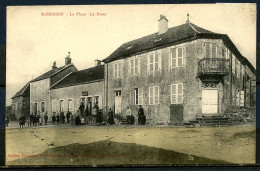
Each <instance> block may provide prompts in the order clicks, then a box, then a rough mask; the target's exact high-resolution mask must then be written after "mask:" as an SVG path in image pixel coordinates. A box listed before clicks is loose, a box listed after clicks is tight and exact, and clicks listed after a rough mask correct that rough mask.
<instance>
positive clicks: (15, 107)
mask: <svg viewBox="0 0 260 171" xmlns="http://www.w3.org/2000/svg"><path fill="white" fill-rule="evenodd" d="M11 99H12V110H11V115H12V116H11V117H13V116H15V118H16V119H18V118H19V117H20V116H21V115H22V114H23V115H25V116H27V115H29V113H30V82H28V83H27V84H26V85H25V86H23V88H22V89H21V90H19V91H18V92H17V93H16V94H15V95H14V96H13V97H12V98H11ZM9 117H10V116H9Z"/></svg>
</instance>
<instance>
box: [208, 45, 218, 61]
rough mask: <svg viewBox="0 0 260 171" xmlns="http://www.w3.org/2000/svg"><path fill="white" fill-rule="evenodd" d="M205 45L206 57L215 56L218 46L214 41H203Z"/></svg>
mask: <svg viewBox="0 0 260 171" xmlns="http://www.w3.org/2000/svg"><path fill="white" fill-rule="evenodd" d="M205 46H206V58H216V57H217V50H218V46H217V44H216V43H208V42H207V43H205Z"/></svg>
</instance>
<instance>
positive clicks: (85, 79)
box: [51, 65, 104, 89]
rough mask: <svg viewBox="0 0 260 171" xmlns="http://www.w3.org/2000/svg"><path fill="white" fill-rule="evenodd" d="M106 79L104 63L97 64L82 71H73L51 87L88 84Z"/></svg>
mask: <svg viewBox="0 0 260 171" xmlns="http://www.w3.org/2000/svg"><path fill="white" fill-rule="evenodd" d="M103 79H104V65H100V66H95V67H92V68H88V69H84V70H81V71H77V72H73V73H71V74H70V75H68V76H67V77H65V78H64V79H63V80H61V81H60V82H58V83H57V84H55V85H54V86H53V87H51V89H57V88H62V87H68V86H73V85H78V84H86V83H90V82H95V81H98V80H103Z"/></svg>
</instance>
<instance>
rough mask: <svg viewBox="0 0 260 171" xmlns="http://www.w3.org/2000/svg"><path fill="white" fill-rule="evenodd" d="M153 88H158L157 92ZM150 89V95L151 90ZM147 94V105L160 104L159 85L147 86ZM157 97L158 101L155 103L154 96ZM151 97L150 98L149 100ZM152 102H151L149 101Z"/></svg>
mask: <svg viewBox="0 0 260 171" xmlns="http://www.w3.org/2000/svg"><path fill="white" fill-rule="evenodd" d="M155 88H158V92H157V93H158V94H157V95H156V94H155ZM150 90H152V96H151V91H150ZM148 91H149V92H148V94H149V105H158V104H160V86H153V87H149V89H148ZM156 96H157V97H158V102H157V103H156V101H155V97H156ZM151 99H152V100H151ZM151 102H152V103H151Z"/></svg>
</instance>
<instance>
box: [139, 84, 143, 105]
mask: <svg viewBox="0 0 260 171" xmlns="http://www.w3.org/2000/svg"><path fill="white" fill-rule="evenodd" d="M138 91H139V92H138V93H139V94H138V95H139V99H138V102H139V104H143V88H142V87H141V88H139V89H138Z"/></svg>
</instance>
